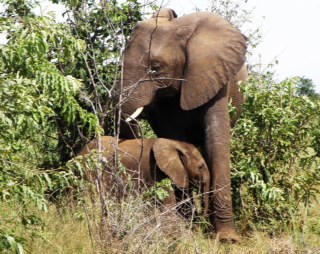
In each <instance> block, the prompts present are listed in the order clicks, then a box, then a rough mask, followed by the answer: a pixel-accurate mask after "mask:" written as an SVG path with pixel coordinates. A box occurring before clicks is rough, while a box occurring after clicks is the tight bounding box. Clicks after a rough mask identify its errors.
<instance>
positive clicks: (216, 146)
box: [119, 9, 247, 242]
mask: <svg viewBox="0 0 320 254" xmlns="http://www.w3.org/2000/svg"><path fill="white" fill-rule="evenodd" d="M246 47H247V46H246V38H245V36H243V35H242V34H241V33H240V32H239V31H238V30H237V29H236V28H234V27H233V26H232V25H231V24H230V23H229V22H228V21H226V20H225V19H223V18H222V17H221V16H219V15H217V14H213V13H207V12H198V13H193V14H190V15H186V16H182V17H179V18H177V16H176V14H175V12H174V11H173V10H171V9H160V11H158V12H157V13H155V14H154V15H153V17H152V18H150V19H147V20H144V21H141V22H139V23H138V24H137V26H136V27H135V28H134V30H133V31H132V34H131V38H130V40H129V42H128V44H127V46H126V48H125V50H124V54H123V73H122V74H123V75H122V81H121V83H120V84H119V91H121V93H120V103H119V107H120V108H121V112H122V113H121V121H120V137H123V138H132V137H134V136H135V135H137V133H136V131H135V128H134V124H133V123H134V121H132V119H134V118H135V117H137V116H138V115H139V113H141V112H142V111H143V112H144V116H145V117H146V119H147V120H148V121H149V122H150V125H151V127H152V128H153V130H154V131H155V133H156V135H157V136H158V137H164V138H170V139H175V140H181V141H186V142H190V143H193V144H195V145H197V146H201V148H202V150H203V152H204V155H205V159H206V162H207V165H208V167H209V170H210V175H211V191H212V198H211V200H210V212H211V216H210V220H211V222H212V223H213V224H214V227H215V230H216V232H217V233H218V236H219V238H220V240H222V241H231V242H235V241H238V239H239V238H238V235H237V233H236V231H235V226H234V219H233V212H232V200H231V184H230V181H231V180H230V117H229V113H228V97H229V94H228V90H229V87H230V86H236V78H237V77H236V76H237V74H238V73H239V72H241V71H240V70H241V69H242V70H243V68H244V67H243V66H244V64H245V53H246ZM240 76H242V75H240ZM129 122H130V123H129Z"/></svg>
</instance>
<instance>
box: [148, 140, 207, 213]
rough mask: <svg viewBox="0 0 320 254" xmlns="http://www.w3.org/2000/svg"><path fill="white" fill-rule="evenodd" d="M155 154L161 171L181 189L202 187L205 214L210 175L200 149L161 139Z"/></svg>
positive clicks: (155, 145) (155, 148) (154, 150)
mask: <svg viewBox="0 0 320 254" xmlns="http://www.w3.org/2000/svg"><path fill="white" fill-rule="evenodd" d="M152 150H153V154H154V158H155V160H156V164H157V165H158V167H159V169H160V170H161V171H162V172H164V173H165V174H166V175H167V176H168V177H169V178H170V179H171V180H172V182H173V183H174V184H175V185H176V186H177V187H179V188H182V189H188V188H190V187H193V188H194V187H197V186H199V187H201V193H203V204H204V209H203V213H204V214H205V215H207V213H208V206H209V191H210V173H209V170H208V167H207V165H206V162H205V161H204V159H203V157H202V155H201V154H200V152H199V151H198V149H197V148H196V147H195V146H193V145H191V144H189V143H185V142H180V141H174V140H170V139H163V138H159V139H157V141H156V142H155V143H154V145H153V147H152Z"/></svg>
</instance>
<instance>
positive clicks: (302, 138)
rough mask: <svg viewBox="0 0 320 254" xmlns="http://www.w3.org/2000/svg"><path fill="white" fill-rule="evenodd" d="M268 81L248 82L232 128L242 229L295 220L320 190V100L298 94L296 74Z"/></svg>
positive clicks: (257, 78) (289, 223) (277, 226)
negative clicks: (277, 81)
mask: <svg viewBox="0 0 320 254" xmlns="http://www.w3.org/2000/svg"><path fill="white" fill-rule="evenodd" d="M266 80H268V82H266ZM269 81H270V80H269V79H264V78H261V76H255V77H252V78H251V80H250V82H249V83H247V84H245V85H244V86H243V90H244V93H245V95H246V97H247V99H246V103H245V104H244V106H243V113H242V116H241V118H240V119H239V120H238V122H237V125H236V127H235V128H234V130H233V144H232V162H233V172H232V174H233V190H234V195H235V202H236V203H235V207H236V208H237V215H238V216H239V219H240V224H241V227H242V228H243V229H245V228H246V227H259V226H265V227H266V230H271V228H270V225H272V226H273V227H272V229H274V230H276V229H279V230H280V229H281V228H283V226H284V225H287V226H293V223H294V218H295V216H296V215H298V214H299V212H300V209H299V208H301V206H305V207H306V206H308V205H309V204H310V201H311V200H312V198H313V197H314V196H315V194H316V193H318V192H319V190H318V185H319V184H320V170H319V166H320V158H319V150H318V149H319V147H318V146H317V145H315V144H316V143H318V141H317V140H318V139H319V136H318V135H319V134H318V127H319V124H320V118H319V116H320V101H319V100H317V101H313V100H311V99H310V98H309V97H307V96H303V95H302V96H301V95H299V89H298V88H299V87H298V84H299V79H297V78H293V79H287V80H284V81H282V82H280V83H275V82H269ZM253 225H255V226H253ZM299 226H302V225H299Z"/></svg>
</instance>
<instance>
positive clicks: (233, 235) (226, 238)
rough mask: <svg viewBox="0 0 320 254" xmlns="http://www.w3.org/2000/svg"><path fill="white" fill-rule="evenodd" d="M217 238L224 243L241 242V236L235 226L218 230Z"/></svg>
mask: <svg viewBox="0 0 320 254" xmlns="http://www.w3.org/2000/svg"><path fill="white" fill-rule="evenodd" d="M217 238H218V240H219V241H220V242H222V243H239V242H240V236H239V235H238V234H237V232H236V231H235V229H234V228H229V227H225V228H220V229H218V230H217Z"/></svg>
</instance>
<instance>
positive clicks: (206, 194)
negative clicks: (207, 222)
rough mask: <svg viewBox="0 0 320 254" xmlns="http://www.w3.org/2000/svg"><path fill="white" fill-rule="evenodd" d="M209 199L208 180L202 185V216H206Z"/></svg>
mask: <svg viewBox="0 0 320 254" xmlns="http://www.w3.org/2000/svg"><path fill="white" fill-rule="evenodd" d="M209 199H210V181H209V180H208V181H207V182H205V184H204V186H203V206H204V207H203V216H204V217H205V218H207V217H208V213H209Z"/></svg>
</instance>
